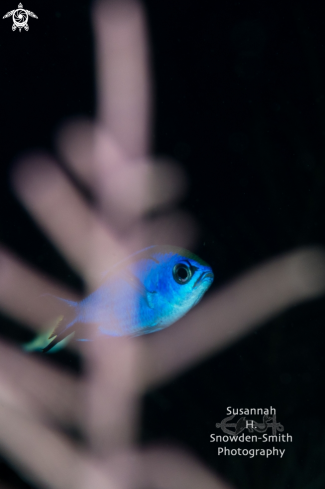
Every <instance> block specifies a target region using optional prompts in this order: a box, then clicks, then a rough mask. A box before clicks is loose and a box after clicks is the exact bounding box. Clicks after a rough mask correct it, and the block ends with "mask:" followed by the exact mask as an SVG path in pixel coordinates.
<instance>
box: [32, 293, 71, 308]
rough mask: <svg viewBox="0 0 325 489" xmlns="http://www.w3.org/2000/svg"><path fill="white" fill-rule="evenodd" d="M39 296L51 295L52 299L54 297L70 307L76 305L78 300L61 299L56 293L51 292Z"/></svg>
mask: <svg viewBox="0 0 325 489" xmlns="http://www.w3.org/2000/svg"><path fill="white" fill-rule="evenodd" d="M41 297H53V299H56V300H58V301H60V302H64V303H65V304H68V306H70V307H77V305H78V302H75V301H70V300H69V299H63V298H62V297H58V296H56V295H53V294H48V293H46V294H42V295H41Z"/></svg>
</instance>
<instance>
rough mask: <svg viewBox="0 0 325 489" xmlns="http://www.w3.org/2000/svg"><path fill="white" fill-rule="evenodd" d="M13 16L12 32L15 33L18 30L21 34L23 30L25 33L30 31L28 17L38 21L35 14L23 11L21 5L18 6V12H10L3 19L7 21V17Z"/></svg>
mask: <svg viewBox="0 0 325 489" xmlns="http://www.w3.org/2000/svg"><path fill="white" fill-rule="evenodd" d="M11 16H12V21H13V24H12V30H13V31H15V30H16V29H17V28H18V29H19V32H21V30H22V28H24V29H25V31H28V30H29V26H28V16H30V17H34V19H38V17H37V15H35V14H34V12H31V11H30V10H25V9H23V5H22V4H21V3H20V4H19V5H18V8H17V9H16V10H11V11H10V12H7V13H6V15H4V16H3V17H2V18H3V19H6V18H7V17H11Z"/></svg>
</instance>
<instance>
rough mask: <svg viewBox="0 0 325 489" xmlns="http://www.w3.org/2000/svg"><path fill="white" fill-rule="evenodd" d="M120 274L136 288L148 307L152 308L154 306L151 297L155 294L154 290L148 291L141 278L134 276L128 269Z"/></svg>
mask: <svg viewBox="0 0 325 489" xmlns="http://www.w3.org/2000/svg"><path fill="white" fill-rule="evenodd" d="M121 276H122V277H123V279H124V280H125V281H126V282H127V283H128V284H129V285H131V286H132V287H133V288H134V290H136V291H137V292H138V293H139V294H140V295H141V296H142V297H143V298H144V299H145V301H146V303H147V305H148V307H150V308H151V309H153V307H154V306H153V303H152V298H153V295H154V294H156V292H150V290H148V289H147V288H146V287H145V286H144V285H143V283H142V282H141V280H140V279H138V277H136V276H135V275H134V273H132V272H131V271H130V270H125V271H123V274H121Z"/></svg>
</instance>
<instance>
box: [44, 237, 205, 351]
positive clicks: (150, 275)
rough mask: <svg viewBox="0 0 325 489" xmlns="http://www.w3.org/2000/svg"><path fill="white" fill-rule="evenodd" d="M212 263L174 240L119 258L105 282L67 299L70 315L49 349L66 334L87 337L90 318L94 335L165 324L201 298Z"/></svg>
mask: <svg viewBox="0 0 325 489" xmlns="http://www.w3.org/2000/svg"><path fill="white" fill-rule="evenodd" d="M213 278H214V276H213V272H212V269H211V267H210V266H209V265H208V264H207V263H205V262H204V261H203V260H201V259H200V258H199V257H197V256H196V255H194V254H193V253H191V252H190V251H187V250H184V249H182V248H177V247H174V246H150V247H149V248H145V249H144V250H141V251H138V252H137V253H134V254H133V255H131V256H130V257H128V258H126V259H125V260H123V261H122V262H120V263H118V264H116V265H115V266H114V267H112V269H111V270H110V271H109V272H108V273H107V274H106V277H105V280H104V283H103V284H102V285H101V286H100V287H99V288H98V289H97V290H95V291H94V292H93V293H91V294H90V295H89V296H87V297H86V298H85V299H83V300H82V301H80V302H78V303H75V302H72V301H66V300H64V301H65V302H67V303H68V304H69V305H70V307H71V309H72V311H73V318H72V319H71V318H70V321H64V320H63V321H61V322H60V323H59V324H58V326H57V327H56V328H55V330H54V331H53V332H52V334H51V337H52V338H53V339H52V340H50V342H49V344H48V345H47V346H46V347H45V348H44V351H48V350H50V349H51V348H52V347H54V346H55V345H56V344H58V343H59V342H61V341H62V340H63V339H64V338H66V337H67V336H68V335H70V334H71V333H73V332H74V331H75V332H76V339H77V340H79V341H87V340H89V338H87V336H85V335H86V333H85V331H87V330H86V329H85V328H80V325H82V324H85V323H91V324H92V326H93V327H95V328H96V331H95V336H107V335H108V336H126V335H127V336H139V335H143V334H148V333H153V332H155V331H159V330H161V329H164V328H166V327H168V326H170V325H171V324H173V323H174V322H175V321H177V320H178V319H180V318H181V317H182V316H184V314H186V313H187V312H188V311H189V310H190V309H191V308H192V307H193V306H194V305H195V304H197V303H198V302H199V301H200V299H201V298H202V296H203V295H204V293H205V292H206V291H207V289H208V288H209V287H210V285H211V284H212V282H213Z"/></svg>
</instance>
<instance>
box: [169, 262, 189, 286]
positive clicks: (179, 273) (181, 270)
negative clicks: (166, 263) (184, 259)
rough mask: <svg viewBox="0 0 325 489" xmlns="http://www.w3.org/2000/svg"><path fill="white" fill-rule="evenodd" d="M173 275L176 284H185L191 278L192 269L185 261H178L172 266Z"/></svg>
mask: <svg viewBox="0 0 325 489" xmlns="http://www.w3.org/2000/svg"><path fill="white" fill-rule="evenodd" d="M173 277H174V279H175V281H176V282H177V283H178V284H181V285H183V284H187V283H188V282H189V281H190V280H191V278H192V270H191V268H190V267H189V266H188V265H185V263H178V264H177V265H175V266H174V268H173Z"/></svg>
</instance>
